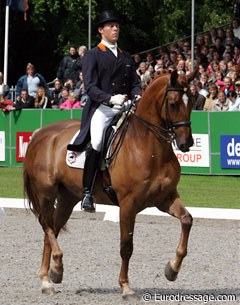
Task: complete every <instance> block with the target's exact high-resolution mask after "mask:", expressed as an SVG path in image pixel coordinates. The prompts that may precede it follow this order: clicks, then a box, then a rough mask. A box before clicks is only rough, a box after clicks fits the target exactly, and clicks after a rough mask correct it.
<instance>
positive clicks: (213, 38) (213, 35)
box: [210, 28, 217, 44]
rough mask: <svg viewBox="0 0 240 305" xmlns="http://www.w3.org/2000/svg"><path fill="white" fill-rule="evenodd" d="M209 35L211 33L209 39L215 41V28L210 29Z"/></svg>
mask: <svg viewBox="0 0 240 305" xmlns="http://www.w3.org/2000/svg"><path fill="white" fill-rule="evenodd" d="M210 35H211V41H212V43H213V44H214V43H215V39H216V38H217V30H216V29H215V28H212V29H211V30H210Z"/></svg>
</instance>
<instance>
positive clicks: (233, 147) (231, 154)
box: [221, 136, 240, 169]
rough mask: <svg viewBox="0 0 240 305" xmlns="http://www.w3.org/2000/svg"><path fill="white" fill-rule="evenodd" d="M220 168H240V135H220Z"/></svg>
mask: <svg viewBox="0 0 240 305" xmlns="http://www.w3.org/2000/svg"><path fill="white" fill-rule="evenodd" d="M221 168H236V169H238V168H240V136H221Z"/></svg>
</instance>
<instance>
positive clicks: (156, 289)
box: [0, 209, 240, 305]
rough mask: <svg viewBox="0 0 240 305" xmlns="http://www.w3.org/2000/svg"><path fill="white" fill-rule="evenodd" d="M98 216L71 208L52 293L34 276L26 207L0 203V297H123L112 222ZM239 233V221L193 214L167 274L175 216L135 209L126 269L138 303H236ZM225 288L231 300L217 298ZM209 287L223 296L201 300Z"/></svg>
mask: <svg viewBox="0 0 240 305" xmlns="http://www.w3.org/2000/svg"><path fill="white" fill-rule="evenodd" d="M103 217H104V214H103V213H95V214H87V213H84V212H74V213H73V214H72V216H71V218H70V220H69V222H68V231H67V232H63V233H62V234H61V235H60V236H59V243H60V246H61V248H62V250H63V254H64V256H63V262H64V276H63V282H62V283H61V284H58V285H55V287H56V291H57V293H56V294H55V295H53V296H47V295H43V294H42V293H41V283H40V280H39V278H38V271H39V268H40V263H41V254H42V247H43V232H42V228H41V227H40V225H39V223H38V221H37V219H36V218H35V217H34V216H33V214H31V213H30V212H28V211H26V210H24V209H5V214H4V215H0V232H1V235H0V254H1V267H0V305H33V304H34V305H36V304H39V305H40V304H41V305H81V304H89V305H95V304H99V305H120V304H128V302H126V301H124V300H123V299H122V297H121V290H120V288H119V286H118V275H119V271H120V263H121V260H120V255H119V224H118V223H113V222H109V221H103ZM239 233H240V222H239V221H233V220H210V219H204V220H203V219H194V224H193V228H192V231H191V235H190V240H189V248H188V256H187V257H186V258H185V260H184V263H183V266H182V270H181V272H180V274H179V277H178V279H177V280H176V282H168V281H167V280H166V279H165V276H164V267H165V264H166V263H167V262H168V260H169V259H171V258H172V257H173V256H174V252H175V249H176V246H177V243H178V239H179V234H180V223H179V221H178V220H176V219H173V218H171V217H159V216H145V215H140V216H138V217H137V222H136V227H135V234H134V252H133V256H132V258H131V261H130V270H129V278H130V283H131V286H132V288H133V289H135V291H136V292H137V293H138V295H139V297H140V299H139V301H137V304H164V305H180V304H181V305H182V304H190V305H195V304H196V305H198V304H210V305H213V304H221V305H224V304H233V305H235V304H240V273H239V271H240V268H239V267H240V234H239ZM232 294H233V295H234V296H236V298H237V300H235V301H224V300H226V298H227V296H228V298H229V296H230V295H232ZM166 295H168V296H166ZM210 295H214V296H215V297H218V298H219V297H220V298H223V299H224V300H222V301H213V300H208V298H209V296H210ZM234 296H233V298H234ZM149 297H151V298H152V300H151V301H148V300H147V299H149ZM210 297H213V296H210ZM143 298H145V300H143ZM163 298H168V300H167V301H164V299H163ZM180 298H185V300H184V299H182V300H181V299H180ZM186 298H188V300H186ZM191 298H195V300H191Z"/></svg>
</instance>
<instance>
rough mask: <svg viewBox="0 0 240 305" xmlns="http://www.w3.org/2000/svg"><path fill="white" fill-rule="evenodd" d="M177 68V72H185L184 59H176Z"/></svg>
mask: <svg viewBox="0 0 240 305" xmlns="http://www.w3.org/2000/svg"><path fill="white" fill-rule="evenodd" d="M177 70H178V73H179V74H185V73H186V70H185V60H184V59H181V60H179V61H178V64H177Z"/></svg>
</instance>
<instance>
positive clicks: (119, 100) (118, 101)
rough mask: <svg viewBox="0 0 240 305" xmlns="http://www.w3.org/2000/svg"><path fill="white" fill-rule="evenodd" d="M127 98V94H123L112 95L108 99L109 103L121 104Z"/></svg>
mask: <svg viewBox="0 0 240 305" xmlns="http://www.w3.org/2000/svg"><path fill="white" fill-rule="evenodd" d="M126 99H127V96H126V95H124V94H116V95H113V96H112V97H111V99H110V101H109V104H110V105H122V104H123V103H124V102H125V101H126Z"/></svg>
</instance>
